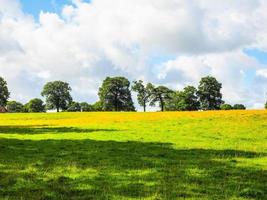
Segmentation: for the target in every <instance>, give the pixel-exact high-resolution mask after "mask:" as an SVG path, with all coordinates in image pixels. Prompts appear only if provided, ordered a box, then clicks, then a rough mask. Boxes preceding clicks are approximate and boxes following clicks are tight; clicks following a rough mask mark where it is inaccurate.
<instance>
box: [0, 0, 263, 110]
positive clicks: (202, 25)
mask: <svg viewBox="0 0 267 200" xmlns="http://www.w3.org/2000/svg"><path fill="white" fill-rule="evenodd" d="M266 10H267V1H266V0H235V1H232V0H112V1H111V0H91V1H88V0H87V1H85V0H84V1H82V0H73V1H71V0H52V1H51V0H42V1H36V0H0V76H2V77H4V78H5V79H6V80H7V82H8V85H9V88H10V91H11V98H12V99H14V100H18V101H22V102H26V101H27V100H29V99H30V98H33V97H40V91H41V89H42V87H43V85H44V83H45V82H47V81H51V80H64V81H67V82H69V83H70V84H71V86H72V89H73V91H72V94H73V97H74V100H76V101H87V102H94V101H96V100H97V89H98V87H99V86H100V84H101V82H102V80H103V79H104V78H105V77H106V76H119V75H123V76H126V77H128V78H129V79H130V80H135V79H143V80H145V81H150V82H153V83H155V84H163V85H166V86H169V87H171V88H172V89H181V88H183V87H184V86H185V85H188V84H190V85H194V86H197V85H198V82H199V80H200V78H201V77H203V76H206V75H212V76H215V77H216V78H217V79H218V80H219V81H220V82H222V83H223V97H224V100H225V101H226V102H228V103H243V104H245V105H246V106H248V107H249V108H263V105H264V103H265V101H266V100H267V95H266V92H267V12H266Z"/></svg>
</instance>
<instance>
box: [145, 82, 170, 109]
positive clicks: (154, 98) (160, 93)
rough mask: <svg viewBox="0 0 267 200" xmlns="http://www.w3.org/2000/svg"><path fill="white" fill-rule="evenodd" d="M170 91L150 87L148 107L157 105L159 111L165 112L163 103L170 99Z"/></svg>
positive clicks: (165, 88)
mask: <svg viewBox="0 0 267 200" xmlns="http://www.w3.org/2000/svg"><path fill="white" fill-rule="evenodd" d="M172 93H173V91H172V90H170V89H169V88H167V87H165V86H158V87H154V86H153V87H152V89H151V98H150V100H151V101H150V106H155V104H156V103H159V106H160V108H161V111H162V112H163V111H164V110H165V103H166V101H167V100H169V99H171V94H172Z"/></svg>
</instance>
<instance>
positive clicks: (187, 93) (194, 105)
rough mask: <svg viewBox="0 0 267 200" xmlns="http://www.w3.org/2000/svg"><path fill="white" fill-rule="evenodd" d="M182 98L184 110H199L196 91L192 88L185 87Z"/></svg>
mask: <svg viewBox="0 0 267 200" xmlns="http://www.w3.org/2000/svg"><path fill="white" fill-rule="evenodd" d="M182 98H183V100H184V104H185V106H184V107H185V110H187V111H195V110H198V109H199V106H200V103H199V101H198V97H197V89H196V88H195V87H193V86H187V87H185V88H184V90H183V92H182Z"/></svg>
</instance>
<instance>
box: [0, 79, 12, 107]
mask: <svg viewBox="0 0 267 200" xmlns="http://www.w3.org/2000/svg"><path fill="white" fill-rule="evenodd" d="M9 95H10V93H9V91H8V88H7V83H6V81H5V80H4V79H3V78H2V77H0V107H5V106H6V104H7V101H8V98H9Z"/></svg>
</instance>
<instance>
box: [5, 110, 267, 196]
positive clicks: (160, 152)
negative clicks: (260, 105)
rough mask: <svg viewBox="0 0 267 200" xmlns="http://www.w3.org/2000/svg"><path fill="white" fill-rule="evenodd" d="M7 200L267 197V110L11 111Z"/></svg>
mask: <svg viewBox="0 0 267 200" xmlns="http://www.w3.org/2000/svg"><path fill="white" fill-rule="evenodd" d="M0 199H16V200H17V199H231V200H234V199H236V200H237V199H239V200H241V199H267V111H218V112H166V113H53V114H52V113H50V114H2V115H0Z"/></svg>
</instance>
